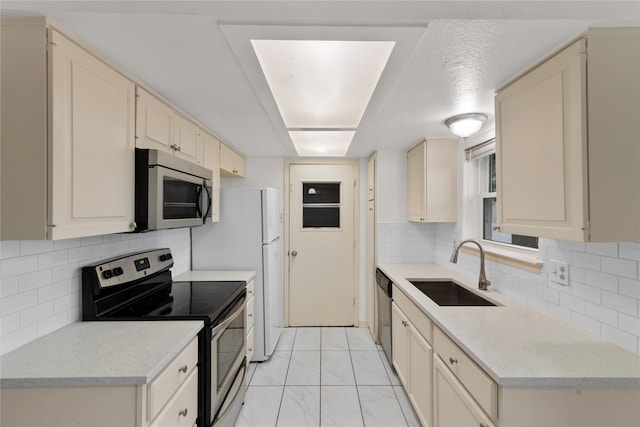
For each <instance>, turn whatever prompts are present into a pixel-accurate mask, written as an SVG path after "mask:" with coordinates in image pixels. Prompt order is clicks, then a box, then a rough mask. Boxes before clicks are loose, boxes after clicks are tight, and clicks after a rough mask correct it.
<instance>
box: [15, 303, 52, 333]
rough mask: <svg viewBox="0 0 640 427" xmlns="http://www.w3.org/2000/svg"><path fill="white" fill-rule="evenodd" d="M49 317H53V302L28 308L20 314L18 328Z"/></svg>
mask: <svg viewBox="0 0 640 427" xmlns="http://www.w3.org/2000/svg"><path fill="white" fill-rule="evenodd" d="M51 316H53V301H48V302H45V303H43V304H38V305H36V306H33V307H29V308H27V309H24V310H22V311H21V312H20V327H21V328H24V327H25V326H28V325H31V324H33V323H37V322H39V321H41V320H43V319H46V318H48V317H51Z"/></svg>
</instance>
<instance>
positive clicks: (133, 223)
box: [129, 222, 138, 230]
mask: <svg viewBox="0 0 640 427" xmlns="http://www.w3.org/2000/svg"><path fill="white" fill-rule="evenodd" d="M137 227H138V224H136V223H135V222H130V223H129V228H130V229H131V230H135V229H136V228H137Z"/></svg>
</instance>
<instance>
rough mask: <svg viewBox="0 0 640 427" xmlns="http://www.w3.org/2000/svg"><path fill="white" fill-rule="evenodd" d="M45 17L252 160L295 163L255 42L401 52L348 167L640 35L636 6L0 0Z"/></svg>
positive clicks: (9, 10)
mask: <svg viewBox="0 0 640 427" xmlns="http://www.w3.org/2000/svg"><path fill="white" fill-rule="evenodd" d="M0 12H1V13H2V16H3V17H8V16H47V17H50V18H52V19H53V20H54V21H55V22H57V23H59V24H60V25H62V26H63V27H65V28H67V29H68V30H69V31H71V32H72V33H75V34H76V35H77V36H78V37H80V38H81V39H82V40H83V41H85V42H86V43H87V44H88V45H90V46H92V47H94V48H95V49H96V50H97V51H99V52H101V53H102V54H103V55H104V56H105V57H107V58H109V59H110V60H111V61H113V62H114V63H115V64H117V65H118V66H119V67H121V68H122V69H123V70H125V71H126V72H128V73H130V74H132V75H134V76H136V77H137V78H138V79H139V80H140V81H142V82H144V83H145V84H146V85H148V86H150V87H151V88H153V89H154V90H156V91H157V92H159V93H161V94H163V95H164V96H165V97H166V98H167V99H169V100H170V101H171V102H173V103H174V104H176V105H177V106H179V107H180V108H181V109H183V110H184V111H185V112H187V113H188V114H190V115H192V116H193V117H194V118H195V119H196V120H198V121H199V122H201V123H202V124H204V125H205V126H207V127H209V128H210V129H211V130H212V131H213V132H214V133H215V134H216V135H218V136H219V137H220V138H222V139H223V140H225V141H226V142H228V143H229V144H231V145H233V146H234V147H236V148H237V149H238V150H239V151H241V152H242V153H243V154H245V155H246V156H249V157H252V156H254V157H258V156H259V157H265V156H278V157H293V156H295V150H294V149H293V146H292V144H291V141H290V140H289V137H288V135H287V133H286V131H285V129H284V125H283V123H282V119H281V118H280V116H279V113H278V110H277V107H276V106H275V102H274V101H273V99H272V98H271V95H270V92H269V91H268V88H267V86H266V82H265V81H264V77H263V76H262V74H261V73H260V69H259V66H258V63H257V61H256V59H255V55H253V54H252V52H251V51H250V50H249V40H250V38H260V37H267V36H273V37H276V36H277V37H281V38H289V39H296V38H297V39H302V38H311V37H316V38H318V39H364V40H389V39H391V40H394V41H396V42H398V48H397V49H394V53H393V55H392V58H391V59H390V62H389V64H388V65H387V68H386V69H385V71H384V73H383V76H382V79H381V81H380V83H379V85H378V87H377V89H376V92H375V93H374V95H373V97H372V102H371V104H370V105H369V107H368V109H367V111H366V112H365V115H364V118H363V120H362V123H361V126H360V129H359V130H358V132H357V133H356V136H355V138H354V140H353V143H352V145H351V148H350V150H349V153H348V156H349V157H366V156H368V155H370V154H371V153H372V152H373V151H375V150H379V149H392V150H404V149H406V148H408V147H410V146H411V145H413V144H415V143H416V142H418V141H419V140H420V139H422V138H424V137H443V136H444V137H448V136H451V134H450V133H449V131H448V129H447V128H446V127H445V125H444V123H443V122H444V120H445V119H446V118H447V117H450V116H452V115H455V114H460V113H467V112H482V113H485V114H487V115H488V116H489V121H488V122H487V123H486V124H485V128H483V129H487V128H490V127H492V126H493V117H494V114H493V97H494V94H495V91H496V89H498V88H499V87H500V86H502V85H504V84H505V83H507V82H508V81H509V80H511V79H512V78H513V77H514V76H516V75H518V74H519V73H521V72H522V71H524V70H525V69H526V68H528V67H529V66H531V65H532V64H534V63H535V62H537V61H538V60H539V59H541V58H544V57H545V56H547V55H549V54H550V53H552V52H553V51H555V50H557V49H558V48H560V47H562V46H563V45H564V44H566V43H567V42H569V41H571V40H572V39H574V38H576V37H577V36H579V35H580V34H582V33H584V32H585V31H586V30H587V29H588V28H589V27H595V26H600V27H601V26H640V2H638V1H620V2H618V1H555V2H548V1H490V2H489V1H350V2H345V1H289V2H287V1H278V2H272V1H238V0H236V1H159V2H153V1H141V2H138V1H125V2H118V1H87V2H82V1H70V2H55V1H45V2H28V1H2V2H0Z"/></svg>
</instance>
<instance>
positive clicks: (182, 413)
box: [178, 408, 189, 417]
mask: <svg viewBox="0 0 640 427" xmlns="http://www.w3.org/2000/svg"><path fill="white" fill-rule="evenodd" d="M187 412H189V411H187V408H184V409H181V410H180V412H178V415H180V416H181V417H186V416H187Z"/></svg>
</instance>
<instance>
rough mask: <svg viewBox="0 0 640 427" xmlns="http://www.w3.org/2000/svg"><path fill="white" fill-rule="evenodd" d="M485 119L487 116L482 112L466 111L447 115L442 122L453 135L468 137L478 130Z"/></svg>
mask: <svg viewBox="0 0 640 427" xmlns="http://www.w3.org/2000/svg"><path fill="white" fill-rule="evenodd" d="M486 120H487V116H486V115H484V114H482V113H468V114H459V115H457V116H453V117H449V118H448V119H447V120H445V121H444V124H445V125H447V127H448V128H449V129H450V130H451V132H452V133H453V134H454V135H457V136H459V137H460V138H468V137H469V136H471V135H473V134H474V133H476V132H478V131H479V130H480V128H481V127H482V124H483V123H484V122H485V121H486Z"/></svg>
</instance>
